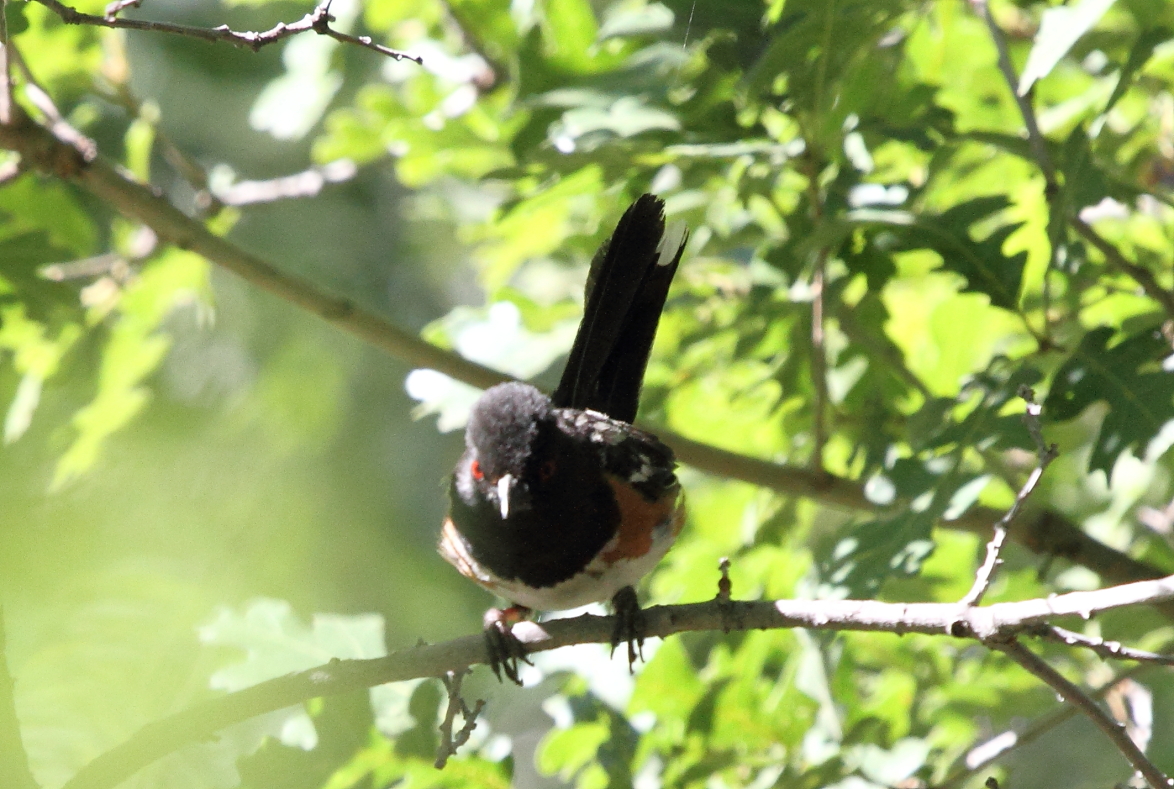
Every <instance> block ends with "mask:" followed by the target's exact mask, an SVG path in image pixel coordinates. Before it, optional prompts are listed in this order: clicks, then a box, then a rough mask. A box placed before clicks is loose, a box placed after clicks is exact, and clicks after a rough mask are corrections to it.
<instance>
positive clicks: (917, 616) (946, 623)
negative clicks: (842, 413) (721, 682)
mask: <svg viewBox="0 0 1174 789" xmlns="http://www.w3.org/2000/svg"><path fill="white" fill-rule="evenodd" d="M1171 599H1174V576H1167V577H1165V578H1161V579H1157V580H1153V581H1142V582H1139V583H1134V584H1125V585H1122V586H1116V587H1109V588H1106V589H1101V590H1098V591H1094V592H1071V593H1068V594H1062V595H1055V596H1052V597H1048V598H1040V599H1036V600H1024V601H1020V602H1013V603H995V604H993V605H989V606H986V607H983V608H976V607H970V608H965V607H962V608H960V607H959V606H958V604H957V603H882V602H877V601H873V600H774V601H760V602H743V601H731V600H726V599H723V598H722V597H720V596H719V597H717V598H715V599H714V600H711V601H708V602H704V603H692V604H687V605H673V606H653V607H652V608H647V609H645V610H644V615H645V620H646V633H647V635H648V636H657V637H660V638H664V637H666V636H670V635H673V634H675V633H683V632H689V631H699V630H724V631H730V630H742V631H744V630H778V629H788V628H796V627H802V628H806V629H811V630H829V631H839V630H853V631H869V632H885V633H894V634H899V635H903V634H906V633H921V634H925V635H938V636H945V635H951V636H954V637H956V638H969V639H976V640H978V641H982V642H983V643H987V644H988V645H991V646H992V647H993V648H998V649H1003V648H1004V646H1005V645H1003V646H1000V645H998V644H996V643H995V642H998V641H1000V640H1002V641H1006V640H1007V639H1010V638H1013V636H1014V634H1015V633H1017V632H1020V631H1022V630H1023V629H1024V628H1028V627H1030V626H1033V625H1039V624H1041V623H1044V622H1047V621H1050V620H1052V619H1056V618H1059V617H1065V616H1079V617H1081V618H1082V619H1088V618H1089V617H1091V616H1094V615H1096V614H1098V613H1100V612H1103V611H1109V610H1112V609H1116V608H1123V607H1128V606H1135V605H1141V604H1146V603H1157V602H1162V601H1167V600H1171ZM613 620H614V618H613V617H610V616H593V615H590V614H584V615H582V616H578V617H574V618H570V619H556V620H552V621H549V622H543V623H528V625H527V626H526V627H524V628H523V627H519V628H517V629H516V630H515V632H514V634H515V635H516V636H518V638H519V639H520V640H521V641H522V642H523V644H524V645H525V650H526V652H527V653H528V654H532V653H536V652H545V651H548V650H552V649H558V648H560V647H565V646H571V645H573V644H588V643H597V644H603V643H610V641H611V634H612V629H613V626H614V621H613ZM488 659H489V655H488V654H487V652H486V646H485V639H484V637H483V635H482V634H480V633H478V634H476V635H470V636H464V637H462V638H458V639H455V640H453V641H448V642H445V643H443V644H435V645H421V646H417V647H414V648H412V649H406V650H402V651H400V652H396V653H393V654H391V655H388V656H387V657H383V658H375V659H372V660H335V661H331V662H330V663H328V664H326V665H324V666H319V667H318V668H314V669H310V670H307V671H303V672H300V673H298V674H290V675H288V676H285V677H279V678H277V679H273V680H269V681H268V682H263V683H261V684H259V685H254V686H253V687H251V688H246V689H245V690H241V691H237V692H236V693H230V694H227V695H225V696H221V697H219V698H216V699H213V700H210V701H206V702H204V703H202V704H198V705H196V706H193V707H190V708H189V709H187V710H184V711H182V712H179V713H176V714H175V715H172V716H170V717H167V718H162V719H160V720H158V721H155V722H153V723H150V724H147V725H146V726H144V727H143V728H142V729H140V730H139V731H138V733H136V734H135V735H134V736H132V737H131V738H130V739H129V740H127V741H126V742H124V743H123V744H121V745H119V746H117V747H115V748H113V749H112V750H110V751H107V752H106V753H104V754H102V755H101V756H99V757H98V758H96V759H94V760H93V761H92V762H90V763H89V764H87V765H86V766H85V767H83V768H82V769H81V770H80V771H79V772H78V773H77V774H76V775H75V776H74V777H73V778H71V779H70V780H69V781H68V782H67V783H66V784H65V786H63V787H62V789H111V788H112V787H114V786H117V785H118V784H119V783H120V782H122V781H124V780H126V779H127V778H129V777H130V776H132V775H133V774H134V773H135V772H137V771H138V770H140V769H142V768H143V767H145V766H146V765H148V764H150V763H151V762H153V761H155V760H156V759H159V758H161V757H163V756H165V755H167V754H169V753H171V752H173V751H175V750H178V749H179V748H181V747H183V746H184V745H187V744H189V743H193V742H200V741H203V740H206V739H208V738H210V737H211V736H212V735H213V734H214V733H215V732H217V731H218V730H220V729H222V728H224V727H226V726H229V725H232V724H234V723H239V722H240V721H243V720H247V719H248V718H251V717H254V716H256V715H261V714H263V713H266V712H272V711H274V710H279V709H282V708H284V707H289V706H291V705H294V704H298V703H300V702H303V701H307V700H309V699H312V698H318V697H321V696H331V695H337V694H340V693H346V692H349V691H353V690H358V689H361V688H369V687H374V686H376V685H382V684H384V683H387V682H399V681H403V680H407V679H416V678H420V677H438V676H442V675H444V674H446V673H447V672H456V671H461V670H463V669H466V668H468V667H469V666H472V665H476V664H479V663H486V662H487V661H488Z"/></svg>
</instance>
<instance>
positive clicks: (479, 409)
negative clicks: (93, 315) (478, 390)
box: [456, 383, 554, 520]
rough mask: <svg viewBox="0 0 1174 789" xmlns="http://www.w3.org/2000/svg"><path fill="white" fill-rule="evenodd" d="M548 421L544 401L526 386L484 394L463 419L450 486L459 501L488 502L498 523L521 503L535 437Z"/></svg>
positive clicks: (550, 408)
mask: <svg viewBox="0 0 1174 789" xmlns="http://www.w3.org/2000/svg"><path fill="white" fill-rule="evenodd" d="M553 420H554V406H553V405H552V404H551V402H550V398H549V397H547V396H546V395H544V394H543V393H542V392H540V391H538V390H537V389H535V388H534V387H533V386H530V385H529V384H523V383H506V384H498V385H497V386H494V387H492V388H491V389H487V390H486V391H485V393H484V394H482V395H481V397H480V398H479V399H478V400H477V402H476V403H475V404H474V406H473V410H472V411H471V412H470V414H469V424H468V427H467V428H466V429H465V445H466V447H467V451H466V452H465V455H464V458H462V462H461V465H460V467H458V472H457V479H456V485H457V488H458V490H459V491H460V493H461V495H462V498H464V499H465V500H466V501H470V500H472V499H473V498H483V499H486V500H488V501H491V502H493V503H494V505H495V506H496V508H497V509H498V510H499V511H500V512H501V517H502V519H503V520H504V519H506V518H508V517H509V513H510V511H511V510H516V509H517V508H518V507H519V506H520V505H522V504H524V500H525V497H526V496H527V495H528V493H529V477H530V476H531V475H532V470H533V469H532V467H533V466H534V465H535V456H536V452H537V451H538V448H537V447H538V443H539V437H540V435H541V433H542V429H543V427H544V426H548V425H551V424H552V423H553Z"/></svg>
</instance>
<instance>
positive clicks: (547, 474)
mask: <svg viewBox="0 0 1174 789" xmlns="http://www.w3.org/2000/svg"><path fill="white" fill-rule="evenodd" d="M556 471H558V464H557V463H555V462H554V461H553V460H548V461H546V462H545V463H543V464H542V467H541V468H539V469H538V479H540V480H542V481H543V482H546V481H547V480H548V479H550V478H551V477H553V476H554V472H556Z"/></svg>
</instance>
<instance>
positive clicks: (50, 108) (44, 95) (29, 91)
mask: <svg viewBox="0 0 1174 789" xmlns="http://www.w3.org/2000/svg"><path fill="white" fill-rule="evenodd" d="M8 50H9V54H10V56H11V57H10V59H11V61H12V63H13V64H14V65H15V66H16V67H17V68H18V69H19V70H20V74H21V76H22V77H24V95H25V96H27V97H28V100H29V102H30V103H31V104H32V105H33V106H34V107H36V108H37V109H38V110H40V111H41V112H42V113H43V114H44V115H45V118H46V119H47V120H48V121H49V130H50V131H52V132H53V135H54V136H55V137H56V138H57V139H59V140H61V141H62V142H63V143H66V144H67V145H70V146H72V147H73V148H75V149H76V150H77V151H79V152H80V153H81V155H82V158H83V159H84V160H85V161H87V162H89V161H93V159H94V157H96V156H97V155H98V144H97V143H96V142H94V141H93V140H91V139H90V138H89V137H87V136H86V135H84V134H82V133H81V132H80V131H78V130H77V129H75V128H74V127H73V124H71V123H70V122H69V121H67V120H66V119H65V116H64V115H62V114H61V110H59V109H57V105H56V104H54V103H53V98H52V97H51V96H50V95H49V92H48V91H47V90H45V89H44V88H43V87H42V86H41V83H40V82H38V81H37V78H36V77H35V76H33V72H32V70H30V69H29V65H28V62H27V61H26V60H25V59H24V56H23V55H21V54H20V50H19V49H17V48H16V46H14V45H10V46H9V47H8Z"/></svg>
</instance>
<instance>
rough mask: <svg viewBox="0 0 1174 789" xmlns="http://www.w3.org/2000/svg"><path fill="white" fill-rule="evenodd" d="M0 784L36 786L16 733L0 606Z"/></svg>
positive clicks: (31, 788) (28, 788) (34, 788)
mask: <svg viewBox="0 0 1174 789" xmlns="http://www.w3.org/2000/svg"><path fill="white" fill-rule="evenodd" d="M0 786H3V787H5V788H6V789H7V787H12V789H37V782H36V780H34V778H33V774H32V772H30V771H29V759H28V755H27V754H26V753H25V750H24V743H23V741H22V738H21V735H20V718H18V717H17V715H16V700H15V698H14V693H13V685H12V675H10V674H9V673H8V657H7V644H6V639H5V635H4V611H3V609H0Z"/></svg>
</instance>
